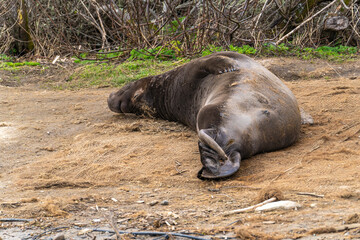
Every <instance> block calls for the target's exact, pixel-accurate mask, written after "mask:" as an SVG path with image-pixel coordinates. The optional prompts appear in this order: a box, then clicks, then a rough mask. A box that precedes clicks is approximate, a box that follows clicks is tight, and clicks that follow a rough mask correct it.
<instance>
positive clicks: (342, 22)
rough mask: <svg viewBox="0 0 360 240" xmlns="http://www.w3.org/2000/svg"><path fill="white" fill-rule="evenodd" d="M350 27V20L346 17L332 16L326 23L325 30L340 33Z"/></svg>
mask: <svg viewBox="0 0 360 240" xmlns="http://www.w3.org/2000/svg"><path fill="white" fill-rule="evenodd" d="M348 26H349V19H348V18H347V17H345V16H330V17H328V18H327V19H326V20H325V22H324V29H325V30H332V31H340V30H344V29H346V28H347V27H348Z"/></svg>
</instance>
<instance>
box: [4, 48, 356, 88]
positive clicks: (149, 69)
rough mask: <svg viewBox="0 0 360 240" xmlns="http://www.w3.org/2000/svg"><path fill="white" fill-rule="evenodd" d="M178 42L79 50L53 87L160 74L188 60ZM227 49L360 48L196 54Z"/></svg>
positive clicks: (314, 53)
mask: <svg viewBox="0 0 360 240" xmlns="http://www.w3.org/2000/svg"><path fill="white" fill-rule="evenodd" d="M178 46H180V43H179V42H171V43H170V44H168V45H167V46H166V47H165V46H163V47H157V48H154V49H140V50H132V51H131V52H130V55H129V57H128V59H127V60H126V61H124V62H122V63H120V64H115V63H114V62H109V60H111V59H113V58H120V59H122V58H124V53H122V52H109V53H105V52H99V53H97V54H95V55H91V56H90V55H89V54H87V53H82V54H80V56H79V58H75V60H74V63H76V64H78V68H77V69H76V70H75V73H73V74H72V75H71V76H70V77H69V78H68V80H67V81H66V83H61V84H60V85H57V86H56V87H55V88H57V89H66V88H67V89H69V88H70V89H76V88H85V87H108V86H111V87H118V86H122V85H124V84H126V83H128V82H130V81H134V80H137V79H140V78H143V77H146V76H151V75H157V74H161V73H163V72H166V71H168V70H170V69H173V68H174V67H177V66H179V65H182V64H184V63H186V62H188V61H190V60H189V59H187V58H179V57H177V56H179V54H178V53H180V49H179V47H178ZM226 50H230V51H235V52H238V53H242V54H246V55H249V56H257V57H259V56H260V57H263V56H265V57H273V56H274V57H278V56H285V57H289V56H292V57H299V58H302V59H304V60H308V59H315V58H321V59H325V60H331V61H345V60H348V59H350V58H353V57H355V56H356V55H358V53H359V49H358V48H356V47H345V46H337V47H328V46H322V47H318V48H303V49H302V48H298V47H294V46H291V45H286V44H280V45H278V46H276V45H274V44H265V45H263V46H262V48H261V49H255V48H253V47H251V46H249V45H243V46H233V45H230V46H229V47H228V48H227V49H224V48H223V47H219V46H214V45H209V46H208V47H207V48H204V49H203V51H202V52H201V53H200V54H199V55H200V56H206V55H209V54H211V53H214V52H219V51H226ZM195 57H197V56H195ZM87 59H94V60H87ZM38 65H40V63H38V62H13V59H12V58H10V57H8V56H6V55H0V69H1V70H7V71H17V70H19V69H21V67H24V66H31V67H32V66H38ZM44 68H46V66H45V67H44V66H42V69H44ZM50 85H51V83H50Z"/></svg>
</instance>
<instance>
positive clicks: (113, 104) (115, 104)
mask: <svg viewBox="0 0 360 240" xmlns="http://www.w3.org/2000/svg"><path fill="white" fill-rule="evenodd" d="M107 102H108V107H109V109H110V110H111V111H113V112H116V113H121V109H120V106H121V102H120V100H119V98H118V94H117V92H113V93H110V95H109V97H108V99H107Z"/></svg>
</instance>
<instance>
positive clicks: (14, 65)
mask: <svg viewBox="0 0 360 240" xmlns="http://www.w3.org/2000/svg"><path fill="white" fill-rule="evenodd" d="M3 59H4V60H7V61H8V60H11V58H7V57H6V56H5V55H4V56H3V57H2V59H1V60H3ZM39 65H40V63H38V62H0V69H2V70H6V71H17V70H19V69H20V68H21V67H23V66H39Z"/></svg>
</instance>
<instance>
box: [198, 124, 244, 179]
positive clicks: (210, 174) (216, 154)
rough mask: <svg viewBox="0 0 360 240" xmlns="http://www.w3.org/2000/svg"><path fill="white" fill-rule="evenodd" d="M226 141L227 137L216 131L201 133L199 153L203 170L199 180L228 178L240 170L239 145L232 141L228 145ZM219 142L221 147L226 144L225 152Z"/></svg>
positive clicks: (203, 131)
mask: <svg viewBox="0 0 360 240" xmlns="http://www.w3.org/2000/svg"><path fill="white" fill-rule="evenodd" d="M215 140H216V141H215ZM226 141H227V140H226V136H225V135H223V134H222V131H216V130H214V129H202V130H200V131H199V152H200V160H201V163H202V164H203V168H202V169H201V170H200V171H199V173H198V178H200V179H218V178H226V177H229V176H231V175H233V174H234V173H235V172H237V171H238V170H239V168H240V161H241V155H240V152H239V151H238V148H237V145H236V144H234V143H233V142H232V141H231V140H230V141H228V142H227V143H226ZM218 142H219V143H221V145H224V143H225V145H226V146H225V147H224V149H225V151H224V149H223V147H221V146H220V144H219V143H218Z"/></svg>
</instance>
